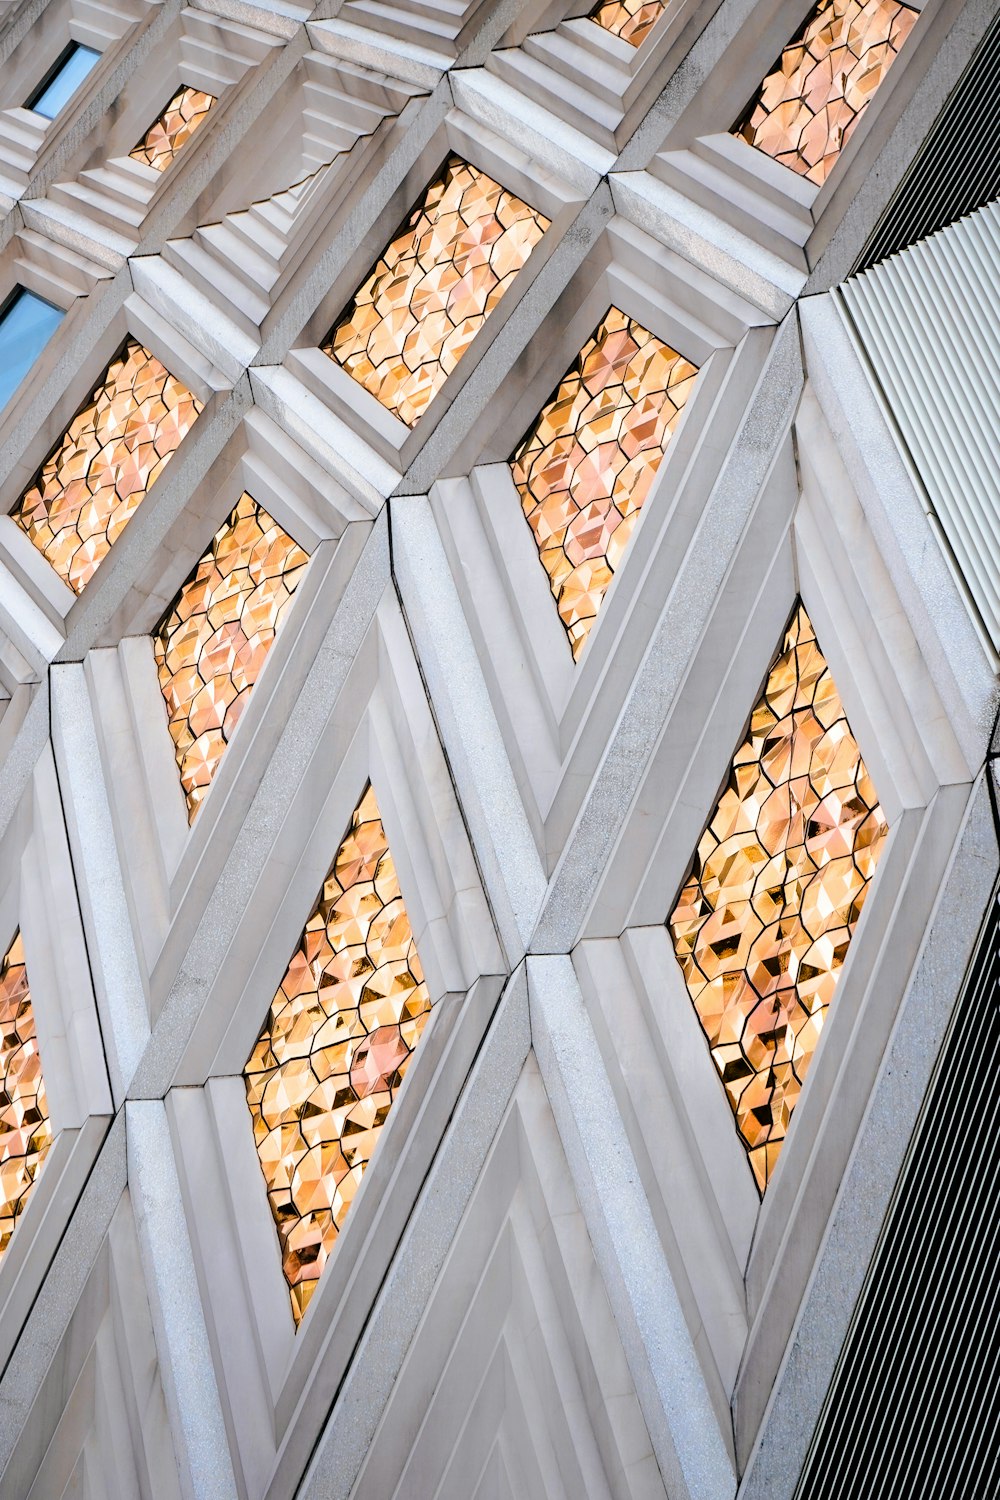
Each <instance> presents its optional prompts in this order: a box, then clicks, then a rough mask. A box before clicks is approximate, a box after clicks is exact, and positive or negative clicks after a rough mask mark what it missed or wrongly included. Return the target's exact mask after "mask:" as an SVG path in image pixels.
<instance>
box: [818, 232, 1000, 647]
mask: <svg viewBox="0 0 1000 1500" xmlns="http://www.w3.org/2000/svg"><path fill="white" fill-rule="evenodd" d="M840 295H841V296H842V298H843V302H844V304H845V305H846V308H847V310H848V313H849V314H850V318H849V321H850V322H851V323H852V324H853V332H854V335H855V338H856V339H857V341H858V342H859V343H860V345H861V348H862V350H863V352H864V354H865V356H866V358H867V361H868V364H869V365H870V367H871V369H872V371H873V373H874V375H875V379H876V382H877V384H878V386H879V387H880V388H881V391H882V394H883V396H884V398H885V402H886V405H887V407H888V410H889V413H890V415H891V417H892V419H893V421H894V423H895V425H896V427H897V429H898V431H899V433H900V436H901V438H902V442H903V448H904V451H905V452H906V453H907V454H908V455H909V457H910V459H911V460H912V464H913V467H914V468H915V470H916V473H917V476H918V477H919V480H920V481H921V483H922V485H923V489H924V491H925V494H926V500H927V504H928V508H929V510H930V511H931V513H932V514H933V515H934V516H935V517H936V518H937V520H938V522H939V525H940V528H941V531H942V533H943V536H944V539H945V542H946V550H949V551H950V553H951V555H952V557H953V560H954V562H955V564H956V568H957V573H958V577H959V581H960V582H961V584H962V585H963V587H964V589H965V590H966V592H967V595H968V597H969V599H970V602H971V604H972V606H973V612H974V614H975V616H976V617H977V619H978V621H979V623H980V625H981V626H982V629H983V632H984V634H985V636H986V638H987V639H988V640H989V642H990V643H991V645H992V647H993V649H994V651H998V650H1000V205H998V204H996V203H991V204H988V205H987V206H986V207H984V208H981V209H979V210H978V211H977V212H976V213H974V214H972V215H970V216H969V218H967V219H963V220H962V222H961V223H959V224H952V225H951V226H950V227H949V228H948V229H944V230H942V231H941V232H940V233H938V234H934V235H931V237H930V238H929V239H926V240H923V241H921V243H920V244H919V245H912V246H911V247H910V248H909V249H908V250H904V251H902V252H901V253H900V254H899V255H895V256H893V257H892V258H891V259H890V260H887V261H883V262H882V264H881V265H879V266H876V267H874V269H872V270H870V271H866V272H865V273H864V274H863V275H862V276H857V277H853V278H852V279H851V280H849V281H847V282H845V283H844V285H843V286H842V287H841V288H840Z"/></svg>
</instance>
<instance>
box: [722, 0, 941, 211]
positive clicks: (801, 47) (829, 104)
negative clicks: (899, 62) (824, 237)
mask: <svg viewBox="0 0 1000 1500" xmlns="http://www.w3.org/2000/svg"><path fill="white" fill-rule="evenodd" d="M916 19H917V12H916V11H915V10H912V9H911V8H910V6H908V5H901V4H899V3H898V0H823V3H822V4H821V5H818V6H817V7H816V9H815V10H814V11H813V13H812V15H811V16H810V17H809V19H808V21H807V22H806V24H805V26H804V27H803V28H802V30H801V31H800V32H799V33H798V35H797V36H795V37H794V38H793V39H792V41H790V42H789V44H788V46H787V47H786V48H785V50H784V52H782V54H781V56H780V57H779V58H778V61H777V62H776V63H775V65H774V68H773V69H772V71H771V72H770V73H769V74H768V75H767V77H766V78H765V79H764V82H763V83H762V84H761V86H760V88H759V89H758V90H757V93H756V94H755V95H754V97H753V99H752V101H751V103H750V105H749V106H748V108H747V110H746V113H745V114H744V116H743V118H742V119H741V120H740V121H739V123H738V124H737V125H736V126H734V134H736V135H740V136H742V137H743V139H744V140H746V141H749V142H750V144H751V146H756V147H757V148H758V150H760V151H765V152H766V153H767V155H768V156H773V157H774V159H775V161H780V162H783V163H784V165H785V166H786V167H791V168H792V170H793V171H794V172H798V173H800V174H801V175H802V176H803V177H808V178H809V179H810V180H811V181H812V182H824V181H825V180H826V177H827V174H828V172H829V171H830V169H831V168H832V167H833V164H834V162H835V161H836V160H837V157H838V156H839V155H840V152H841V150H842V149H843V147H844V146H845V145H846V144H847V141H848V139H849V137H850V134H851V132H852V130H853V129H854V127H855V125H857V123H858V121H859V120H860V118H861V116H862V114H863V113H864V110H865V107H866V105H867V104H868V102H869V100H870V99H871V98H872V96H873V95H874V93H875V90H876V89H877V88H878V86H879V84H880V83H881V82H882V79H883V78H884V77H885V75H886V73H887V72H888V71H889V69H890V67H891V66H892V64H893V62H894V61H895V58H896V54H897V52H898V51H899V49H900V47H901V46H902V45H903V43H904V42H905V41H906V38H907V37H908V36H909V34H910V28H911V27H912V25H913V23H914V21H915V20H916Z"/></svg>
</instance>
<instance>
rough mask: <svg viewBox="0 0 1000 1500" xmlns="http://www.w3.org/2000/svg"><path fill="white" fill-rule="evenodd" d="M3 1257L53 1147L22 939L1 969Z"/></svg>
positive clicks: (0, 1250) (0, 1233) (17, 939)
mask: <svg viewBox="0 0 1000 1500" xmlns="http://www.w3.org/2000/svg"><path fill="white" fill-rule="evenodd" d="M0 1079H2V1082H0V1191H2V1196H3V1201H2V1203H0V1256H2V1255H3V1253H4V1251H5V1250H6V1249H7V1246H8V1245H9V1244H10V1237H11V1235H12V1234H13V1233H14V1230H15V1229H16V1227H17V1221H18V1219H19V1218H20V1217H21V1214H22V1213H23V1212H24V1208H25V1205H26V1204H27V1202H28V1199H29V1197H30V1196H31V1191H32V1188H33V1187H34V1185H35V1182H36V1180H37V1178H38V1174H39V1172H40V1171H41V1170H42V1164H43V1163H44V1161H45V1156H46V1153H47V1151H48V1149H49V1147H50V1146H51V1144H52V1130H51V1127H50V1125H49V1112H48V1108H47V1106H46V1102H45V1080H44V1079H43V1078H42V1063H41V1059H40V1058H39V1056H38V1037H37V1035H36V1033H35V1013H34V1010H33V1009H32V1005H31V992H30V991H29V989H28V976H27V973H26V972H25V967H24V948H23V947H22V944H21V934H20V933H17V935H16V936H15V938H14V941H13V942H12V943H11V945H10V947H9V948H8V949H7V952H6V954H5V955H4V959H3V963H2V964H0Z"/></svg>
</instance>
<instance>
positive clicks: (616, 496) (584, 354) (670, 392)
mask: <svg viewBox="0 0 1000 1500" xmlns="http://www.w3.org/2000/svg"><path fill="white" fill-rule="evenodd" d="M697 374H698V371H697V369H696V368H695V366H694V365H692V364H690V363H689V362H688V361H687V360H686V359H684V358H682V356H681V355H679V354H678V353H677V352H676V351H675V350H674V349H671V348H670V347H669V346H668V345H667V344H664V343H662V342H661V340H660V339H658V338H656V337H655V336H654V335H653V334H651V333H649V332H648V331H647V329H645V328H643V327H642V325H641V324H640V323H637V322H636V321H635V319H634V318H629V317H627V316H626V315H625V313H622V312H619V311H618V309H617V308H614V307H613V308H611V310H610V312H609V313H608V314H607V316H606V317H605V319H604V321H603V322H602V323H601V325H600V327H599V328H598V330H597V332H596V333H595V334H594V336H593V338H591V339H589V340H588V341H587V343H586V344H585V345H584V347H583V348H582V349H581V351H580V353H579V355H578V356H577V358H576V360H575V362H574V364H573V366H572V368H571V369H570V371H569V372H568V374H567V375H565V376H564V377H563V379H562V381H561V382H560V385H559V388H558V390H557V391H556V393H555V395H554V396H553V397H552V399H551V401H549V402H548V404H547V405H546V406H545V407H543V409H542V412H541V415H540V416H539V418H538V420H537V422H536V423H535V425H534V427H533V428H532V429H531V431H530V432H529V434H528V436H527V437H526V438H525V439H524V441H523V443H522V444H521V446H520V447H519V448H518V450H517V452H516V453H515V455H514V458H513V460H512V462H511V471H512V473H513V476H514V483H515V484H516V485H517V488H518V491H519V493H520V496H521V504H522V506H523V507H524V514H525V515H526V517H527V518H528V524H529V526H530V527H531V530H532V534H533V535H534V538H535V543H536V545H537V547H538V554H539V556H540V558H541V560H542V563H543V565H544V567H545V571H546V573H547V574H548V577H549V584H550V586H551V588H552V592H553V594H554V595H555V599H556V603H557V605H558V609H559V618H560V619H561V620H562V622H563V625H564V626H565V627H566V632H567V634H568V636H569V642H570V647H571V649H572V651H573V656H574V659H576V658H578V657H579V655H580V652H581V651H582V650H583V648H584V645H585V644H586V640H587V636H588V634H589V633H590V627H591V626H592V625H593V623H594V620H595V619H596V617H597V611H598V610H599V609H600V607H601V603H602V601H603V599H604V595H605V594H606V592H607V590H608V586H609V585H610V583H611V579H612V576H613V575H614V572H615V570H616V568H617V567H618V565H619V564H620V562H621V560H622V557H623V556H624V554H625V549H626V547H627V546H628V543H629V538H630V537H631V535H632V531H633V529H634V527H635V523H636V520H637V518H638V515H639V511H640V510H641V509H642V505H643V501H644V500H645V498H646V495H647V494H648V493H649V487H650V485H651V483H652V481H653V476H654V474H655V473H656V470H657V468H658V467H659V464H660V460H661V459H662V457H663V451H664V448H665V447H666V444H667V442H668V440H669V438H670V436H671V434H672V432H673V430H674V428H675V426H676V425H677V421H678V418H679V417H680V414H681V411H682V410H683V407H684V403H685V402H686V401H687V399H688V397H689V395H690V394H691V389H692V386H693V385H694V381H695V379H696V377H697Z"/></svg>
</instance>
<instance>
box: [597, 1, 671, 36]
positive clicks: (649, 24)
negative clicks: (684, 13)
mask: <svg viewBox="0 0 1000 1500" xmlns="http://www.w3.org/2000/svg"><path fill="white" fill-rule="evenodd" d="M666 8H667V0H600V4H599V5H596V6H595V7H594V9H593V10H592V11H591V13H590V19H591V20H592V21H596V22H597V24H598V26H603V27H604V30H605V31H610V32H612V33H613V34H614V35H615V36H620V37H621V39H622V41H623V42H630V43H631V44H632V46H633V47H638V45H639V43H640V42H644V41H645V40H646V37H647V35H648V33H649V32H650V31H651V30H652V28H653V27H654V26H655V25H656V23H657V21H658V20H659V19H660V17H661V16H662V15H663V12H664V11H665V10H666Z"/></svg>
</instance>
